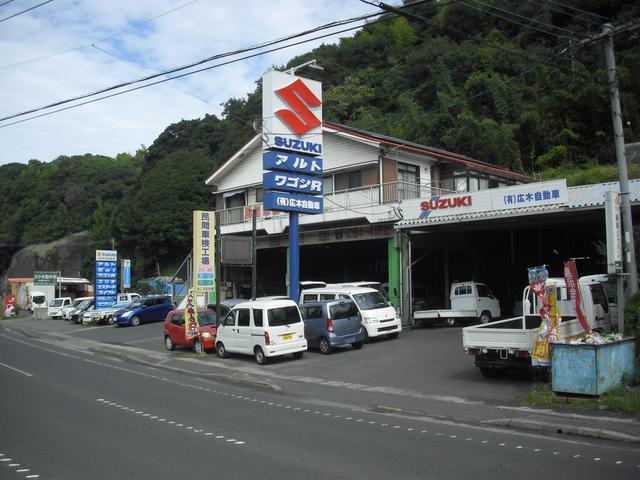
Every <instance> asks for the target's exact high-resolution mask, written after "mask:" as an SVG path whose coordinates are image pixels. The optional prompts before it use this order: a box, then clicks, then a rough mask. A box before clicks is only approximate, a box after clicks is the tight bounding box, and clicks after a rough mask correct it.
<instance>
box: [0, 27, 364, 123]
mask: <svg viewBox="0 0 640 480" xmlns="http://www.w3.org/2000/svg"><path fill="white" fill-rule="evenodd" d="M371 23H374V22H371ZM359 28H361V26H359V25H358V26H355V27H350V28H346V29H343V30H339V31H335V32H331V33H327V34H324V35H319V36H316V37H313V38H310V39H306V40H301V41H298V42H294V43H291V44H288V45H284V46H279V47H274V48H272V49H269V50H264V51H261V52H258V53H253V54H250V55H245V56H244V57H240V58H236V59H232V60H228V61H226V62H222V63H218V64H215V65H211V66H208V67H204V68H200V69H198V70H194V71H191V72H186V73H182V74H180V75H175V76H173V77H168V78H164V79H161V80H157V81H155V82H151V83H148V84H144V85H139V86H137V87H133V88H130V89H128V90H123V91H121V92H115V93H111V94H109V95H104V96H102V97H98V98H94V99H91V100H87V101H86V102H81V103H77V104H74V105H69V106H66V107H62V108H59V109H56V110H52V111H49V112H45V113H41V114H38V115H33V116H31V117H28V118H24V119H21V120H16V121H14V122H10V123H6V124H4V125H0V128H5V127H8V126H10V125H15V124H18V123H23V122H26V121H29V120H33V119H36V118H41V117H45V116H48V115H52V114H54V113H58V112H62V111H65V110H70V109H72V108H76V107H79V106H82V105H88V104H90V103H94V102H98V101H100V100H104V99H107V98H111V97H116V96H119V95H123V94H125V93H129V92H133V91H136V90H140V89H142V88H147V87H150V86H152V85H158V84H160V83H164V82H168V81H171V80H175V79H177V78H183V77H186V76H189V75H193V74H195V73H200V72H204V71H207V70H211V69H214V68H219V67H222V66H224V65H229V64H231V63H236V62H239V61H242V60H247V59H249V58H254V57H258V56H260V55H264V54H266V53H271V52H275V51H278V50H284V49H286V48H290V47H293V46H296V45H301V44H303V43H308V42H312V41H315V40H319V39H322V38H327V37H331V36H334V35H338V34H340V33H345V32H349V31H353V30H357V29H359ZM161 75H162V74H159V75H155V77H158V76H161ZM84 98H87V97H84ZM71 101H74V100H69V101H67V102H65V103H68V102H71ZM46 108H49V107H46ZM44 109H45V107H42V108H40V109H36V110H35V111H39V110H44ZM24 115H26V114H24V113H23V114H16V115H11V116H9V117H6V118H4V119H0V121H4V120H8V119H11V118H17V117H18V116H24Z"/></svg>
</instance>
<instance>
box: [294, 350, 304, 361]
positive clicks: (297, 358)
mask: <svg viewBox="0 0 640 480" xmlns="http://www.w3.org/2000/svg"><path fill="white" fill-rule="evenodd" d="M303 356H304V352H295V353H294V354H293V358H295V359H296V360H300V359H301V358H302V357H303Z"/></svg>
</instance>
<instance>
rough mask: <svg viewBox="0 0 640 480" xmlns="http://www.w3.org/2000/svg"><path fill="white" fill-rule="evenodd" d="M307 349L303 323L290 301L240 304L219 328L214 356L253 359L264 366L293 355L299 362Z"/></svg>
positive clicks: (260, 301) (296, 307)
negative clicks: (249, 356) (233, 355)
mask: <svg viewBox="0 0 640 480" xmlns="http://www.w3.org/2000/svg"><path fill="white" fill-rule="evenodd" d="M306 349H307V340H306V339H305V338H304V323H303V322H302V317H301V316H300V310H299V309H298V305H296V303H295V302H294V301H293V300H255V301H249V302H244V303H239V304H238V305H236V306H234V307H233V308H232V309H231V311H230V312H229V313H228V314H227V316H226V317H225V319H224V320H223V321H222V322H220V324H219V325H218V331H217V339H216V352H217V354H218V356H219V357H220V358H225V357H226V356H227V353H243V354H246V355H254V356H255V359H256V362H258V364H260V365H264V364H265V363H267V362H268V360H269V358H270V357H276V356H280V355H287V354H290V353H291V354H293V356H294V358H302V356H303V354H304V351H305V350H306Z"/></svg>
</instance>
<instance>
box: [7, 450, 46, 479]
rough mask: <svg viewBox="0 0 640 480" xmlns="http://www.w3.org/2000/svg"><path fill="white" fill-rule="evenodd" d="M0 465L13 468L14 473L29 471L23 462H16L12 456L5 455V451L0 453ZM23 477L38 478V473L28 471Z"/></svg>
mask: <svg viewBox="0 0 640 480" xmlns="http://www.w3.org/2000/svg"><path fill="white" fill-rule="evenodd" d="M9 462H13V463H9ZM0 466H2V467H7V468H12V469H14V470H15V472H16V473H29V472H31V470H30V469H28V468H26V467H25V466H24V465H23V464H21V463H18V462H17V460H14V459H13V458H10V457H7V454H6V453H0ZM18 467H22V468H18ZM0 477H3V478H4V476H3V475H1V474H0ZM24 478H40V475H38V474H35V473H29V475H25V476H24Z"/></svg>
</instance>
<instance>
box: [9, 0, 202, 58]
mask: <svg viewBox="0 0 640 480" xmlns="http://www.w3.org/2000/svg"><path fill="white" fill-rule="evenodd" d="M12 1H13V0H12ZM198 1H199V0H191V1H190V2H187V3H183V4H182V5H178V6H177V7H175V8H172V9H171V10H167V11H166V12H163V13H161V14H159V15H156V16H155V17H151V18H148V19H146V20H143V21H142V22H140V23H137V24H135V25H132V26H130V27H127V28H125V29H123V30H120V31H118V32H115V33H112V34H110V35H107V36H106V37H104V38H101V39H100V40H98V41H96V42H93V43H92V44H89V45H82V46H80V47H75V48H70V49H68V50H63V51H61V52H56V53H51V54H48V55H42V56H40V57H34V58H30V59H28V60H23V61H20V62H15V63H10V64H7V65H0V70H2V69H5V68H11V67H17V66H18V65H24V64H26V63H32V62H36V61H38V60H45V59H47V58H51V57H57V56H59V55H64V54H67V53H71V52H75V51H78V50H84V49H85V48H89V47H91V46H92V45H95V44H97V43H102V42H105V41H107V40H109V39H111V38H113V37H116V36H118V35H121V34H123V33H125V32H128V31H130V30H135V29H137V28H140V27H141V26H142V25H146V24H147V23H149V22H151V21H153V20H156V19H158V18H160V17H164V16H165V15H168V14H170V13H173V12H175V11H177V10H180V9H182V8H184V7H188V6H189V5H191V4H193V3H196V2H198ZM0 6H1V5H0Z"/></svg>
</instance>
